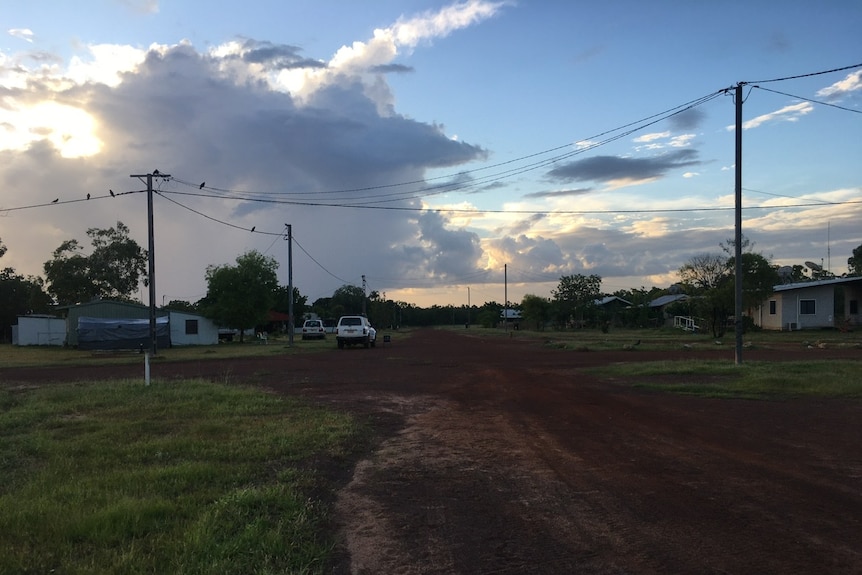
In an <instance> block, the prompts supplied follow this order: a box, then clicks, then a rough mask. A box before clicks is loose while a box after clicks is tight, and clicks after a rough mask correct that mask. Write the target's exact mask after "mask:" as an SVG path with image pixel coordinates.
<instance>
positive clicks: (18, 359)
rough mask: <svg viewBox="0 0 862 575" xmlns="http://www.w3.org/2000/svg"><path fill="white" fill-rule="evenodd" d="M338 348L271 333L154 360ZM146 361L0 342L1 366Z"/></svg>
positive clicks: (127, 353) (398, 335)
mask: <svg viewBox="0 0 862 575" xmlns="http://www.w3.org/2000/svg"><path fill="white" fill-rule="evenodd" d="M411 333H412V330H409V329H402V330H399V331H395V332H393V331H390V330H383V329H381V330H378V332H377V337H378V345H383V336H384V335H391V336H392V339H393V341H395V340H398V341H403V340H404V339H406V338H409V337H410V335H411ZM332 349H335V335H334V334H330V335H327V336H326V339H323V340H320V339H316V340H307V341H303V339H302V336H301V335H299V334H297V335H296V336H295V337H294V339H293V345H292V346H291V345H288V339H287V337H286V336H279V337H277V338H276V337H270V339H269V341H268V343H266V344H264V343H262V342H260V341H259V340H256V339H254V338H249V339H248V340H247V341H245V342H243V343H239V342H236V341H234V342H229V343H220V344H217V345H191V346H183V347H172V348H169V349H162V350H158V354H157V355H156V356H155V357H153V358H151V359H152V361H154V362H159V363H161V362H171V361H189V360H207V359H226V358H236V357H271V356H273V355H293V354H301V353H317V352H321V351H329V350H332ZM134 363H143V358H142V356H141V355H140V354H139V353H138V352H137V351H134V350H116V351H83V350H78V349H74V348H64V347H51V346H35V345H33V346H21V347H19V346H15V345H9V344H2V345H0V366H2V367H48V366H55V367H56V366H84V365H105V364H134Z"/></svg>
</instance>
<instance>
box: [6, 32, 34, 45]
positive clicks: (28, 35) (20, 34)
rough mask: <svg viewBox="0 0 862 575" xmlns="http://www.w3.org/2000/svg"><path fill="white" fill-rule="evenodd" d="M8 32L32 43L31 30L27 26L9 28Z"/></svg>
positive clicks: (14, 36)
mask: <svg viewBox="0 0 862 575" xmlns="http://www.w3.org/2000/svg"><path fill="white" fill-rule="evenodd" d="M8 33H9V35H10V36H12V37H13V38H18V39H20V40H24V41H25V42H30V43H31V44H32V43H33V31H32V30H30V29H29V28H10V29H9V30H8Z"/></svg>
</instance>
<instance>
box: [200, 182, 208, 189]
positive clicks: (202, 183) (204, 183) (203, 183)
mask: <svg viewBox="0 0 862 575" xmlns="http://www.w3.org/2000/svg"><path fill="white" fill-rule="evenodd" d="M205 185H207V183H206V182H201V187H199V188H198V189H199V190H202V189H204V186H205Z"/></svg>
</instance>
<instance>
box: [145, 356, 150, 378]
mask: <svg viewBox="0 0 862 575" xmlns="http://www.w3.org/2000/svg"><path fill="white" fill-rule="evenodd" d="M144 382H145V383H146V385H147V386H149V385H150V352H148V351H147V352H144Z"/></svg>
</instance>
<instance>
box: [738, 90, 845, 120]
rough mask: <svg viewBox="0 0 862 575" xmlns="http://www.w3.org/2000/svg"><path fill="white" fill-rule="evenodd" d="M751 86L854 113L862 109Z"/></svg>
mask: <svg viewBox="0 0 862 575" xmlns="http://www.w3.org/2000/svg"><path fill="white" fill-rule="evenodd" d="M751 87H752V88H758V89H760V90H765V91H767V92H772V93H773V94H781V95H782V96H787V97H788V98H795V99H797V100H804V101H806V102H811V103H812V104H820V105H821V106H830V107H832V108H838V109H839V110H844V111H845V112H853V113H854V114H862V110H854V109H853V108H847V107H845V106H839V105H838V104H831V103H829V102H823V101H821V100H812V99H811V98H804V97H802V96H794V95H793V94H788V93H786V92H779V91H778V90H770V89H769V88H764V87H763V86H751Z"/></svg>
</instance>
